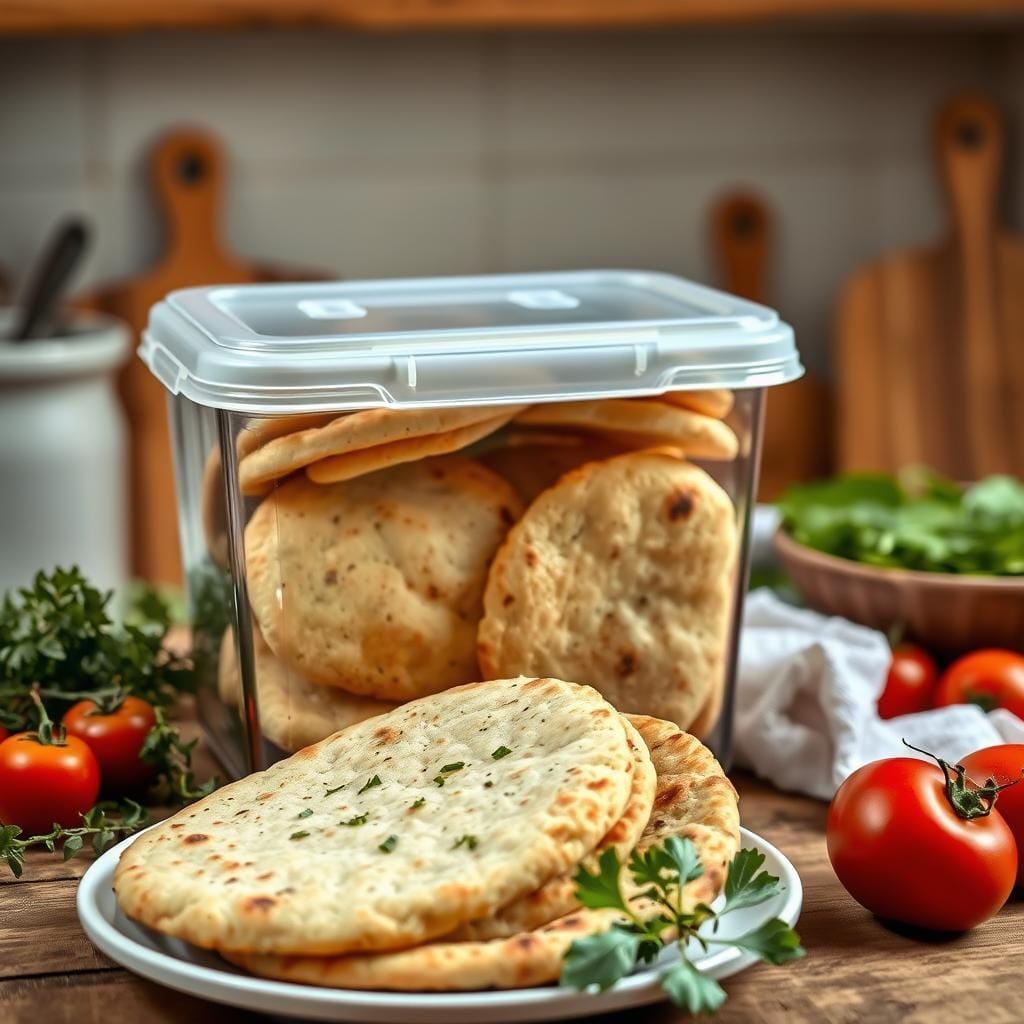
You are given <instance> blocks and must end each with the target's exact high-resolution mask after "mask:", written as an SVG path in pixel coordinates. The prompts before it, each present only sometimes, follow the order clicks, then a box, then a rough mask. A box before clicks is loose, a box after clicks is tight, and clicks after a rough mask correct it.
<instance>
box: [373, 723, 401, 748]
mask: <svg viewBox="0 0 1024 1024" xmlns="http://www.w3.org/2000/svg"><path fill="white" fill-rule="evenodd" d="M400 735H401V733H400V732H399V731H398V730H397V729H392V728H391V726H390V725H382V726H381V727H380V728H379V729H377V730H375V731H374V734H373V738H374V739H375V740H376V741H377V746H378V747H384V746H387V744H389V743H394V742H395V740H397V739H398V737H399V736H400Z"/></svg>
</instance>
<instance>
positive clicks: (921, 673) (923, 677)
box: [878, 644, 939, 718]
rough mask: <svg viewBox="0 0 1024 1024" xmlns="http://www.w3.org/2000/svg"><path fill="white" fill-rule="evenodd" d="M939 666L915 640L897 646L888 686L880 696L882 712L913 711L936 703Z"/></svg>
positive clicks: (890, 715)
mask: <svg viewBox="0 0 1024 1024" xmlns="http://www.w3.org/2000/svg"><path fill="white" fill-rule="evenodd" d="M938 676H939V670H938V669H937V668H936V667H935V662H934V661H933V660H932V656H931V655H930V654H929V653H928V652H927V651H925V650H923V649H922V648H920V647H915V646H914V645H913V644H899V645H898V646H896V647H894V648H893V652H892V661H891V662H890V663H889V674H888V675H887V676H886V679H885V689H884V690H883V691H882V695H881V697H879V698H878V714H879V715H880V716H881V717H882V718H896V717H897V716H898V715H911V714H913V713H914V712H915V711H927V709H928V708H930V707H931V706H932V695H933V693H934V691H935V680H936V679H937V678H938Z"/></svg>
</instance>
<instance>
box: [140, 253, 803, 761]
mask: <svg viewBox="0 0 1024 1024" xmlns="http://www.w3.org/2000/svg"><path fill="white" fill-rule="evenodd" d="M140 355H141V357H142V359H143V360H144V361H145V362H146V364H147V365H148V366H149V368H150V369H151V370H152V372H153V373H154V374H155V375H156V376H157V377H158V378H159V379H160V380H161V381H162V382H163V384H164V385H165V386H166V388H167V390H168V392H169V395H170V399H169V407H170V417H171V433H172V437H173V443H174V448H175V451H174V457H175V473H176V476H177V489H178V503H179V510H180V525H181V538H182V551H183V557H184V559H185V570H186V575H187V581H188V593H189V605H190V610H191V619H192V626H193V631H194V643H195V656H196V664H197V666H198V668H199V670H200V671H201V673H202V676H203V685H202V689H201V692H200V696H199V709H200V715H201V718H202V721H203V723H204V725H205V727H206V729H207V730H208V732H209V734H210V737H211V740H212V742H213V744H214V747H215V749H216V750H217V752H218V754H219V755H220V757H221V758H222V760H223V761H224V762H225V765H226V767H227V769H228V770H229V771H231V772H233V773H241V772H244V771H247V770H251V769H253V768H258V767H262V766H264V765H265V764H266V763H267V762H269V761H271V760H274V759H276V758H279V757H281V756H282V755H283V754H284V753H286V752H290V751H293V750H295V749H298V748H299V747H301V746H304V745H306V744H308V743H310V742H313V741H315V740H316V739H319V738H321V737H323V736H326V735H328V734H330V733H331V732H334V731H335V730H337V729H339V728H342V727H344V726H345V725H347V724H350V723H352V722H354V721H358V720H360V719H362V718H366V717H368V716H370V715H373V714H377V713H380V712H381V711H383V710H386V709H387V708H389V707H392V706H394V705H395V704H396V703H400V702H403V701H405V700H408V699H412V698H414V697H418V696H425V695H428V694H429V693H432V692H437V691H439V690H442V689H446V688H448V687H450V686H455V685H459V684H461V683H465V682H469V681H473V680H477V679H487V678H501V677H507V676H516V675H531V676H558V677H561V678H565V679H571V680H575V681H578V682H584V683H589V684H591V685H593V686H595V687H597V688H598V689H599V690H601V691H602V692H603V693H604V694H605V695H606V696H607V697H608V698H609V699H610V700H611V701H612V703H614V704H616V705H617V706H618V707H619V708H620V710H623V711H630V712H640V713H648V714H653V715H657V716H659V717H662V718H670V719H673V720H675V721H677V722H678V724H679V725H681V726H683V727H684V728H687V729H690V730H692V731H693V732H695V733H696V734H697V735H699V736H701V737H702V738H704V739H705V740H706V741H707V743H708V744H709V745H710V746H711V747H712V748H713V749H714V750H715V751H716V753H717V754H718V755H719V757H720V758H722V759H723V760H724V761H725V762H726V763H728V761H729V757H730V740H731V704H732V697H731V695H732V688H733V672H734V663H735V655H736V645H737V638H738V628H737V627H738V621H739V613H740V610H741V605H742V601H743V594H744V590H745V586H746V578H747V558H748V550H747V549H748V532H749V520H750V512H751V500H752V499H751V496H752V495H754V494H755V493H756V484H757V472H758V452H759V446H760V433H761V412H762V401H761V400H762V393H763V389H764V388H765V387H769V386H772V385H776V384H782V383H785V382H786V381H790V380H793V379H794V378H796V377H798V376H799V375H800V373H801V372H802V371H801V367H800V363H799V358H798V356H797V352H796V349H795V347H794V343H793V332H792V330H791V329H790V328H789V327H788V326H787V325H786V324H784V323H782V322H780V320H779V319H778V317H777V315H776V314H775V313H774V312H773V311H772V310H770V309H766V308H765V307H763V306H758V305H755V304H753V303H749V302H745V301H742V300H740V299H736V298H734V297H732V296H729V295H725V294H723V293H721V292H717V291H713V290H711V289H708V288H704V287H701V286H699V285H696V284H693V283H691V282H688V281H684V280H681V279H679V278H676V277H672V276H668V275H665V274H656V273H646V272H640V271H628V270H606V271H586V272H577V273H557V274H554V273H552V274H526V275H501V276H484V277H465V278H437V279H429V280H398V281H369V282H351V283H330V284H308V285H306V284H298V285H294V284H290V285H254V286H246V287H213V288H196V289H188V290H185V291H179V292H174V293H172V294H171V295H169V296H168V297H167V299H166V300H165V301H163V302H161V303H159V304H157V305H156V306H155V307H154V308H153V310H152V312H151V315H150V321H149V325H148V328H147V330H146V332H145V334H144V336H143V341H142V345H141V347H140Z"/></svg>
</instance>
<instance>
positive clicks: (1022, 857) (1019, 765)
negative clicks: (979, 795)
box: [960, 743, 1024, 885]
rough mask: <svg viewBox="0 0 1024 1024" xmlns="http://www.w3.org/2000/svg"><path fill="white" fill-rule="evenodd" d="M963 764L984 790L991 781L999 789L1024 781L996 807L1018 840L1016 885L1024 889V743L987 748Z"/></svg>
mask: <svg viewBox="0 0 1024 1024" xmlns="http://www.w3.org/2000/svg"><path fill="white" fill-rule="evenodd" d="M960 763H961V764H962V765H963V766H964V767H965V768H966V769H967V777H968V778H969V779H970V780H971V782H973V783H974V784H975V785H977V786H984V785H985V783H986V782H987V781H988V780H989V779H994V780H995V782H996V784H997V785H999V786H1005V785H1007V783H1011V782H1014V780H1015V779H1020V780H1021V781H1020V782H1016V783H1015V784H1014V785H1012V786H1009V787H1008V788H1007V789H1004V790H1003V791H1002V792H1001V793H1000V794H999V796H998V798H997V799H996V807H997V808H998V809H999V813H1000V814H1001V815H1002V816H1003V820H1004V821H1005V822H1006V824H1007V825H1009V826H1010V831H1011V832H1013V838H1014V839H1016V840H1017V884H1018V885H1024V743H1001V744H999V746H996V747H985V749H984V750H976V751H975V752H974V753H973V754H968V755H967V757H965V758H964V759H963V760H962V761H961V762H960Z"/></svg>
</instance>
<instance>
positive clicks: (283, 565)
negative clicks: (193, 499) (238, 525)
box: [245, 455, 522, 701]
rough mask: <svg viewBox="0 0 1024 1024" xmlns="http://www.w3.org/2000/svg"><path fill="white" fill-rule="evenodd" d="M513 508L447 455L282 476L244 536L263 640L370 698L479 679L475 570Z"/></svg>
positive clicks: (516, 506) (402, 696)
mask: <svg viewBox="0 0 1024 1024" xmlns="http://www.w3.org/2000/svg"><path fill="white" fill-rule="evenodd" d="M521 508H522V506H521V503H520V500H519V497H518V495H517V494H516V493H515V491H514V490H513V489H512V486H511V485H510V484H508V483H506V481H504V480H503V479H502V478H501V477H499V476H498V475H497V474H495V473H492V472H491V471H490V470H489V469H487V468H486V467H484V466H482V465H480V464H479V463H478V462H475V461H473V460H472V459H466V458H462V457H461V456H457V455H452V456H444V457H439V458H433V459H422V460H420V461H418V462H410V463H407V464H405V465H402V466H396V467H394V468H392V469H387V470H382V471H380V472H378V473H373V474H371V475H370V476H365V477H360V478H359V479H357V480H349V481H346V482H344V483H338V484H331V485H319V484H315V483H312V482H311V481H309V480H306V479H304V478H303V477H298V478H296V479H294V480H292V481H290V482H288V483H286V484H283V485H282V486H280V487H278V488H277V489H276V490H275V491H274V493H273V494H271V495H269V496H268V497H267V498H266V499H264V501H263V502H262V504H261V505H260V507H259V508H258V509H257V510H256V512H255V513H254V514H253V517H252V518H251V519H250V520H249V524H248V526H247V527H246V531H245V549H246V565H247V575H248V579H247V582H248V587H249V600H250V602H251V605H252V609H253V613H254V614H255V616H256V618H257V620H258V622H259V625H260V629H261V631H262V633H263V636H264V638H265V639H266V641H267V644H268V645H269V647H270V649H271V650H272V651H273V652H274V654H276V655H277V657H278V658H279V659H281V661H282V662H284V663H285V665H287V666H288V667H289V668H290V669H292V670H293V671H294V672H296V673H297V674H298V675H299V676H301V677H302V678H303V679H306V680H308V681H310V682H313V683H324V684H326V685H328V686H339V687H341V688H342V689H345V690H348V691H349V692H350V693H356V694H362V695H363V696H367V697H373V698H374V699H376V700H392V701H402V700H408V699H410V698H412V697H420V696H424V695H425V694H427V693H433V692H436V691H438V690H444V689H446V688H447V687H449V686H455V685H458V684H461V683H467V682H470V681H471V680H474V679H478V678H479V669H478V666H477V661H476V627H477V623H478V622H479V620H480V616H481V615H482V613H483V606H482V595H483V588H484V583H485V581H486V579H487V569H488V566H489V565H490V562H491V559H492V558H493V557H494V552H495V551H496V550H497V548H498V545H499V544H500V543H501V542H502V540H504V538H505V535H506V534H507V532H508V529H509V527H510V526H511V525H512V523H513V522H515V520H516V518H517V517H518V515H519V513H520V511H521Z"/></svg>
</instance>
